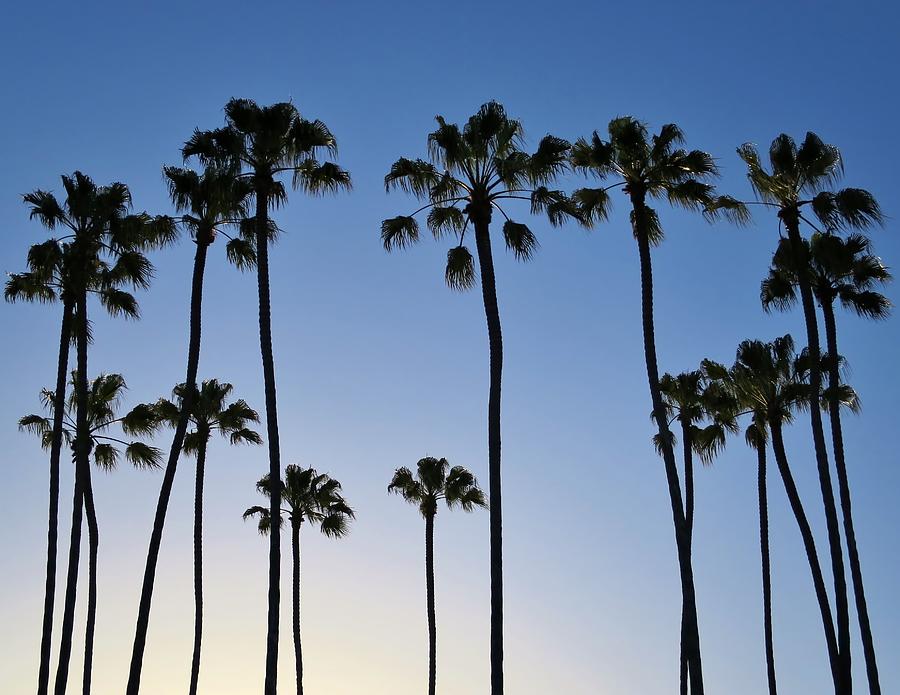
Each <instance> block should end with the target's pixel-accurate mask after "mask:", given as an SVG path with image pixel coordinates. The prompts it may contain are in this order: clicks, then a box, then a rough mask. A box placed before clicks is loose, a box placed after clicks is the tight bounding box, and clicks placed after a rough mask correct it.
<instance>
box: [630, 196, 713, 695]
mask: <svg viewBox="0 0 900 695" xmlns="http://www.w3.org/2000/svg"><path fill="white" fill-rule="evenodd" d="M631 201H632V206H633V209H634V231H635V236H636V237H637V242H638V251H639V254H640V260H641V314H642V320H643V333H644V358H645V360H646V363H647V380H648V382H649V386H650V398H651V400H652V404H653V415H654V418H655V419H656V425H657V428H658V431H659V435H660V439H661V440H662V451H663V462H664V464H665V470H666V480H667V483H668V487H669V499H670V502H671V505H672V519H673V522H674V525H675V545H676V547H677V550H678V567H679V572H680V575H681V592H682V598H683V601H684V606H683V608H684V616H685V630H684V640H685V643H686V651H687V654H688V673H689V676H690V683H691V692H692V693H693V695H702V694H703V669H702V661H701V657H700V629H699V626H698V620H697V601H696V595H695V591H694V570H693V567H692V566H691V552H690V541H689V536H688V531H687V520H686V518H685V513H684V508H683V506H682V498H681V483H680V481H679V479H678V466H677V464H676V462H675V452H674V451H673V450H672V440H671V435H670V432H669V424H668V422H666V414H665V410H664V408H663V402H662V395H661V393H660V390H659V368H658V366H657V362H656V339H655V336H654V328H653V268H652V265H651V260H650V241H649V239H648V236H647V213H646V208H645V206H644V196H643V195H642V194H641V193H640V192H638V191H632V192H631Z"/></svg>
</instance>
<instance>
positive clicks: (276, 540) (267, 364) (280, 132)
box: [127, 99, 350, 695]
mask: <svg viewBox="0 0 900 695" xmlns="http://www.w3.org/2000/svg"><path fill="white" fill-rule="evenodd" d="M225 120H226V125H225V127H224V128H219V129H216V130H212V131H199V130H198V131H195V133H194V135H193V136H192V137H191V139H190V140H188V141H187V142H186V143H185V145H184V148H183V149H182V154H183V155H184V157H185V159H188V158H190V157H197V158H198V159H199V160H200V161H201V163H203V164H204V165H217V166H224V167H228V168H229V169H230V170H231V172H232V174H233V175H234V176H235V177H237V178H240V179H244V180H246V181H247V182H248V184H249V185H250V188H251V190H252V192H253V196H254V198H255V201H256V214H255V215H254V217H253V218H252V223H249V224H247V225H245V226H244V227H243V231H244V238H245V239H246V240H248V241H251V242H252V244H253V251H254V255H255V259H256V272H257V285H258V294H259V341H260V352H261V355H262V365H263V380H264V381H265V391H266V439H267V443H268V447H269V477H270V480H272V481H273V482H275V481H277V480H278V476H279V475H281V451H280V444H279V439H278V410H277V403H276V398H275V360H274V357H273V354H272V317H271V298H270V288H269V241H270V240H271V239H272V238H273V235H274V230H275V227H274V225H273V224H272V222H271V220H270V218H269V210H270V209H271V208H272V207H278V206H280V205H282V204H284V203H285V202H286V200H287V192H286V190H285V187H284V184H283V183H282V182H281V181H280V177H281V175H282V174H284V173H291V174H292V175H293V185H294V187H295V188H299V189H301V190H303V191H304V192H306V193H309V194H311V195H322V194H325V193H329V192H335V191H339V190H342V189H349V188H350V175H349V174H348V173H347V172H346V171H344V170H343V169H341V168H340V167H339V166H338V165H337V164H334V163H333V162H329V161H324V162H320V161H318V159H317V157H319V156H320V155H322V154H325V155H333V154H335V152H336V151H337V142H336V140H335V138H334V136H333V135H332V134H331V131H329V130H328V127H327V126H326V125H325V124H324V123H323V122H322V121H319V120H315V121H310V120H306V119H305V118H302V117H301V116H300V113H299V112H298V110H297V107H295V106H294V105H293V104H292V103H287V102H281V103H277V104H272V105H271V106H259V105H258V104H256V103H255V102H253V101H251V100H249V99H232V100H230V101H229V102H228V103H227V104H226V105H225ZM279 495H280V492H279V487H278V486H277V485H275V486H274V487H273V489H272V495H271V500H270V502H271V504H270V512H271V514H272V515H273V516H274V515H275V514H277V513H278V510H279V509H280V505H281V501H280V499H279ZM280 548H281V545H280V530H279V527H278V526H277V525H276V526H274V527H273V528H272V532H271V534H270V539H269V610H268V636H267V641H266V676H265V686H264V693H265V695H276V690H277V682H278V615H279V608H278V607H279V603H280V600H281V594H280V589H279V578H280V567H281V550H280ZM145 633H146V631H145ZM145 637H146V634H144V635H143V636H142V639H143V638H145ZM139 668H140V666H139V665H137V666H136V665H135V664H134V663H132V673H134V671H135V669H138V670H139ZM129 680H132V679H131V678H129ZM127 695H137V684H135V685H134V687H133V688H129V690H128V693H127Z"/></svg>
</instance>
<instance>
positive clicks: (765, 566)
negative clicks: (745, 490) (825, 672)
mask: <svg viewBox="0 0 900 695" xmlns="http://www.w3.org/2000/svg"><path fill="white" fill-rule="evenodd" d="M756 458H757V479H756V480H757V490H758V493H759V554H760V559H761V560H762V587H763V629H764V632H765V640H766V678H767V680H768V683H769V695H777V692H778V688H777V686H776V683H775V643H774V640H773V637H772V568H771V560H770V558H769V499H768V497H769V495H768V491H767V490H766V443H765V441H759V442H758V443H757V447H756Z"/></svg>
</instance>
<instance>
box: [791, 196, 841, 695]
mask: <svg viewBox="0 0 900 695" xmlns="http://www.w3.org/2000/svg"><path fill="white" fill-rule="evenodd" d="M781 217H782V219H783V220H784V225H785V227H786V229H787V231H788V238H789V239H790V242H791V248H792V249H793V252H794V262H795V263H796V267H797V268H806V267H807V265H808V258H807V255H808V251H807V248H806V246H805V245H804V243H803V239H802V238H801V236H800V221H799V212H797V211H796V210H793V211H791V210H784V211H783V212H782V214H781ZM797 279H798V283H797V284H798V285H799V286H800V298H801V300H802V304H803V317H804V320H805V323H806V339H807V345H808V347H809V359H810V368H809V385H810V389H811V392H812V398H813V403H812V406H811V407H810V409H809V411H810V421H811V423H812V432H813V444H814V447H815V452H816V466H817V468H818V471H819V486H820V487H821V489H822V500H823V502H824V506H825V522H826V527H827V530H828V547H829V551H830V554H831V571H832V575H833V577H834V595H835V613H836V615H837V639H838V654H839V657H840V661H839V665H840V670H839V674H840V681H839V692H840V693H842V694H849V693H850V692H852V689H853V685H852V676H851V673H850V614H849V608H848V605H847V579H846V576H845V574H844V556H843V550H842V548H841V531H840V527H839V525H838V517H837V508H836V507H835V503H834V488H833V486H832V484H831V471H830V469H829V467H828V452H827V451H826V449H825V434H824V430H823V429H822V411H821V410H820V408H819V407H818V398H819V394H820V393H821V389H822V365H821V354H822V351H821V349H820V348H819V326H818V322H817V321H816V308H815V304H814V302H813V293H812V288H811V287H810V284H809V277H808V276H807V275H806V273H798V276H797Z"/></svg>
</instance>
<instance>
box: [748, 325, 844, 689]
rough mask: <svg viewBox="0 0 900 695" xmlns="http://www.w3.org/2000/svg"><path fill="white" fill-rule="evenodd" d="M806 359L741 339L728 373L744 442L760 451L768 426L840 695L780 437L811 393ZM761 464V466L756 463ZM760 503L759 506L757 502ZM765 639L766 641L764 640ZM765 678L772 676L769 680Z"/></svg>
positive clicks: (814, 558)
mask: <svg viewBox="0 0 900 695" xmlns="http://www.w3.org/2000/svg"><path fill="white" fill-rule="evenodd" d="M809 361H810V357H809V354H808V353H807V352H804V353H803V354H802V355H800V356H799V357H798V356H797V355H796V354H795V353H794V341H793V339H792V338H791V336H790V335H785V336H783V337H781V338H776V339H775V340H774V341H773V342H771V343H763V342H762V341H758V340H746V341H744V342H743V343H741V344H740V346H739V347H738V350H737V358H736V361H735V364H734V366H733V367H732V369H731V378H732V380H733V383H734V384H735V389H736V392H737V394H738V398H739V400H740V402H741V403H742V405H743V406H744V407H745V408H747V409H748V410H750V411H751V412H752V413H753V422H754V425H755V427H754V430H755V431H754V432H753V434H752V435H749V436H748V440H749V438H750V437H752V439H753V442H752V443H753V445H755V446H756V447H757V451H759V450H760V449H763V448H764V444H765V441H764V434H765V428H766V427H768V429H769V432H770V433H771V435H772V447H773V449H774V452H775V461H776V463H777V465H778V470H779V473H780V474H781V479H782V482H783V483H784V489H785V492H786V493H787V496H788V501H789V502H790V505H791V510H792V511H793V513H794V517H795V519H796V520H797V526H798V527H799V529H800V535H801V537H802V539H803V545H804V549H805V550H806V557H807V561H808V562H809V568H810V572H811V574H812V579H813V586H814V588H815V592H816V599H817V600H818V603H819V611H820V613H821V615H822V626H823V628H824V631H825V643H826V646H827V649H828V658H829V662H830V665H831V673H832V678H833V681H834V688H835V693H842V692H845V690H844V686H843V684H844V682H845V681H844V676H843V674H842V673H841V655H840V651H839V648H838V639H837V636H836V633H835V625H834V619H833V617H832V611H831V603H830V601H829V598H828V593H827V590H826V588H825V579H824V576H823V574H822V568H821V564H820V563H819V556H818V552H817V551H816V544H815V540H814V538H813V534H812V529H811V527H810V525H809V520H808V518H807V516H806V512H805V510H804V508H803V503H802V501H801V500H800V495H799V493H798V491H797V486H796V483H795V482H794V478H793V474H792V473H791V469H790V466H789V464H788V459H787V454H786V452H785V448H784V439H783V434H782V432H783V427H784V425H785V424H789V423H790V422H791V421H792V420H793V417H794V412H795V411H796V410H797V409H798V408H802V407H807V406H808V405H809V401H810V398H811V394H812V393H814V392H813V391H812V390H811V389H810V386H809V383H808V374H809V371H810V364H809ZM763 463H764V462H761V465H763ZM761 504H763V502H762V500H761ZM760 517H761V526H762V511H760ZM766 522H767V519H766ZM767 545H768V544H767V543H766V546H767ZM767 560H768V557H767V554H766V556H765V557H764V570H763V571H764V573H767V571H768V562H767ZM764 599H765V597H764ZM767 610H771V608H770V607H767ZM770 620H771V619H769V622H770ZM768 629H769V630H771V625H769V626H768ZM767 639H771V638H770V637H768V636H767ZM770 668H772V669H774V666H770ZM770 677H771V678H774V676H770ZM770 685H771V683H770Z"/></svg>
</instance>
